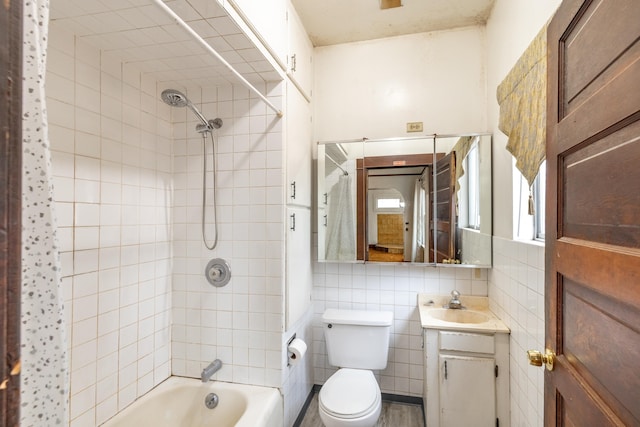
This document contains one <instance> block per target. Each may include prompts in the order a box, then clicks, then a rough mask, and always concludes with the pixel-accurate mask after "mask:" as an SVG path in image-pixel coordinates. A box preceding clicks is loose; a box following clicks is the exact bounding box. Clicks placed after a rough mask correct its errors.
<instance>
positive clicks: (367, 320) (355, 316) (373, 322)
mask: <svg viewBox="0 0 640 427" xmlns="http://www.w3.org/2000/svg"><path fill="white" fill-rule="evenodd" d="M322 321H323V322H324V323H335V324H338V325H366V326H391V324H392V323H393V313H392V312H391V311H365V310H339V309H336V308H329V309H327V310H326V311H325V312H324V314H323V315H322Z"/></svg>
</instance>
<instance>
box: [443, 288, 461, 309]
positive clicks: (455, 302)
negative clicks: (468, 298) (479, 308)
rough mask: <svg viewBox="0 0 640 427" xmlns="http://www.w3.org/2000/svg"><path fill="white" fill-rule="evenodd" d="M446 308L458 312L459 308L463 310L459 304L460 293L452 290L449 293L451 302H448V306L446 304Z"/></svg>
mask: <svg viewBox="0 0 640 427" xmlns="http://www.w3.org/2000/svg"><path fill="white" fill-rule="evenodd" d="M446 307H447V308H451V309H455V310H459V309H461V308H464V307H463V306H462V303H461V302H460V292H458V291H456V290H453V291H451V300H450V301H449V304H447V306H446Z"/></svg>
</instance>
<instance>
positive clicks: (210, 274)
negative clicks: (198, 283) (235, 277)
mask: <svg viewBox="0 0 640 427" xmlns="http://www.w3.org/2000/svg"><path fill="white" fill-rule="evenodd" d="M204 276H205V277H206V279H207V281H208V282H209V283H210V284H212V285H213V286H215V287H217V288H220V287H222V286H224V285H226V284H227V283H229V280H231V266H230V265H229V263H228V262H227V261H225V260H224V259H222V258H214V259H212V260H211V261H209V262H208V263H207V266H206V267H205V269H204Z"/></svg>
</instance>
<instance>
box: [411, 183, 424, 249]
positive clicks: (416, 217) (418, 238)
mask: <svg viewBox="0 0 640 427" xmlns="http://www.w3.org/2000/svg"><path fill="white" fill-rule="evenodd" d="M424 222H425V198H424V189H423V188H422V180H421V179H420V178H418V179H416V182H415V185H414V190H413V232H412V233H411V234H412V236H411V261H413V262H423V261H424V247H425V242H424V240H425V239H424V235H425V232H424V228H425V224H424Z"/></svg>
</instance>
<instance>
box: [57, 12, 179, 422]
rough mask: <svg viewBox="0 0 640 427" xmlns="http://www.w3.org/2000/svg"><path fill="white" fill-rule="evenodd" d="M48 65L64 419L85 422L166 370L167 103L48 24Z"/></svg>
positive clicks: (140, 78) (137, 77)
mask: <svg viewBox="0 0 640 427" xmlns="http://www.w3.org/2000/svg"><path fill="white" fill-rule="evenodd" d="M47 66H48V67H47V70H48V71H47V76H46V79H47V80H46V82H47V83H46V91H47V103H48V113H49V135H50V140H51V148H52V165H53V175H54V178H53V185H54V199H55V206H56V211H57V219H58V226H59V228H58V237H59V243H60V250H61V261H62V275H63V292H64V293H65V313H66V317H67V319H66V322H67V336H68V350H69V352H70V369H71V389H70V394H71V395H70V421H71V426H79V427H84V426H95V425H98V424H100V423H102V422H104V421H105V420H106V419H107V418H109V417H111V416H113V415H114V414H115V413H116V412H118V411H119V410H121V409H123V408H124V407H125V406H127V405H128V404H130V403H131V402H133V400H134V399H136V398H137V397H139V396H141V395H142V394H144V393H146V392H147V391H148V390H150V389H151V388H152V387H154V386H155V385H156V384H158V383H159V382H161V381H162V380H164V379H165V378H167V377H168V376H169V375H170V334H169V332H170V331H169V322H170V309H171V294H170V292H171V244H170V235H171V168H172V165H171V143H170V139H169V138H170V123H169V108H168V107H167V106H165V105H164V104H162V103H161V102H160V101H159V98H158V96H157V93H156V82H155V81H154V80H153V79H149V78H148V77H147V76H145V75H143V74H141V73H140V72H138V71H136V70H135V69H132V68H131V67H129V66H127V65H125V64H122V63H121V62H120V61H119V60H118V59H115V58H111V57H109V56H108V55H106V54H101V52H100V51H99V50H97V49H94V48H92V47H90V46H88V45H87V44H85V43H83V42H82V41H81V40H78V39H75V38H74V37H73V36H72V35H70V34H68V33H66V32H65V31H64V29H62V28H60V27H59V26H57V25H55V23H52V24H51V27H50V42H49V50H48V63H47Z"/></svg>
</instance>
